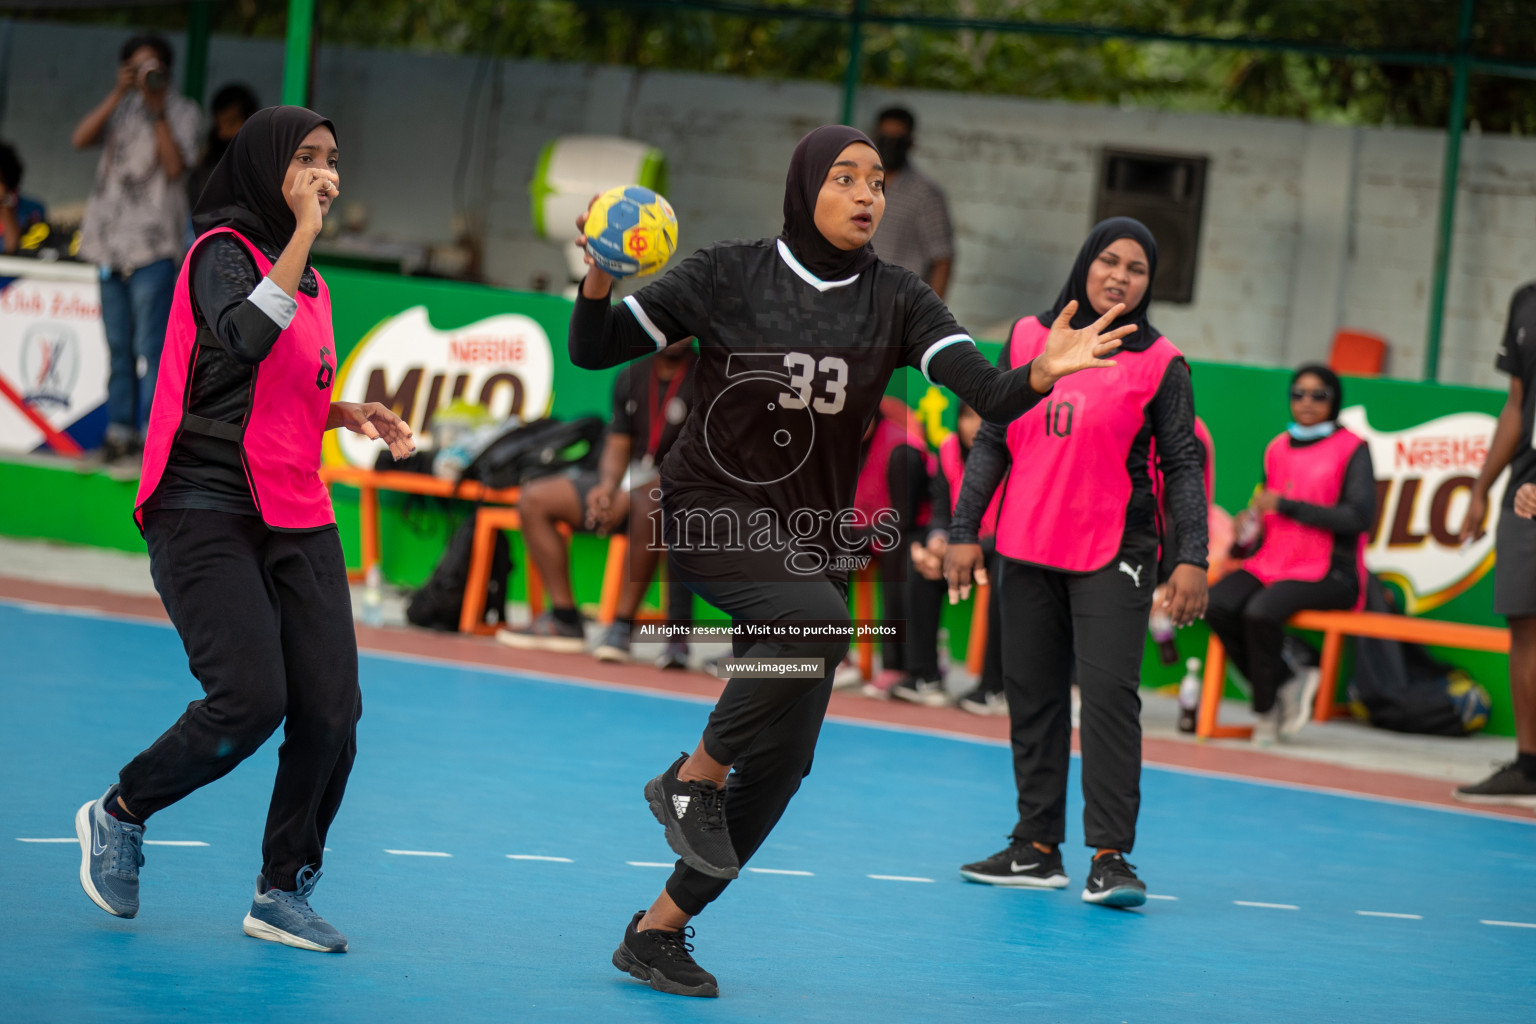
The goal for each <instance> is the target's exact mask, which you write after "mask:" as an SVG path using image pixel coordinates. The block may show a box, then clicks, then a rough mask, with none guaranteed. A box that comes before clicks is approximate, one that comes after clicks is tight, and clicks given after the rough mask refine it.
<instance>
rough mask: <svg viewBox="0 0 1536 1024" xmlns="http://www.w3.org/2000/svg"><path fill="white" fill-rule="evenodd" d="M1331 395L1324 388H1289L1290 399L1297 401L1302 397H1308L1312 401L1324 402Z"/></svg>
mask: <svg viewBox="0 0 1536 1024" xmlns="http://www.w3.org/2000/svg"><path fill="white" fill-rule="evenodd" d="M1332 397H1333V395H1332V393H1331V392H1329V391H1328V390H1327V389H1326V388H1311V389H1307V388H1291V401H1293V402H1299V401H1301V400H1302V399H1303V398H1310V399H1312V401H1314V402H1326V401H1328V400H1329V399H1330V398H1332Z"/></svg>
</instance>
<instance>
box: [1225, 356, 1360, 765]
mask: <svg viewBox="0 0 1536 1024" xmlns="http://www.w3.org/2000/svg"><path fill="white" fill-rule="evenodd" d="M1343 402H1344V392H1343V388H1342V386H1341V384H1340V382H1339V378H1338V376H1337V375H1336V374H1335V373H1334V372H1333V371H1332V370H1330V369H1328V367H1326V366H1320V365H1316V364H1308V365H1306V366H1303V367H1301V369H1299V370H1297V371H1296V374H1295V376H1293V377H1292V378H1291V420H1292V422H1291V425H1290V427H1288V428H1287V429H1286V430H1285V432H1284V433H1282V434H1281V435H1280V436H1279V437H1277V438H1275V439H1274V440H1273V441H1271V442H1270V443H1269V447H1268V448H1266V449H1265V450H1264V487H1263V489H1262V490H1261V491H1259V492H1258V493H1256V494H1255V495H1254V498H1253V501H1252V503H1251V504H1250V505H1249V507H1248V508H1247V509H1246V510H1245V511H1243V512H1241V513H1239V515H1238V524H1237V536H1238V542H1237V545H1236V546H1235V547H1234V550H1233V552H1232V553H1233V554H1234V555H1236V556H1238V557H1241V558H1245V559H1247V561H1245V562H1244V563H1243V567H1242V568H1241V569H1239V570H1237V571H1236V572H1234V573H1232V574H1231V575H1229V576H1227V577H1226V578H1224V579H1223V580H1222V581H1221V582H1220V583H1217V584H1216V586H1214V587H1213V588H1211V601H1210V606H1209V607H1208V608H1207V609H1206V613H1205V617H1206V621H1207V622H1209V623H1210V626H1211V629H1212V630H1213V631H1214V632H1215V633H1216V635H1217V637H1219V638H1220V639H1221V643H1222V646H1223V647H1225V648H1226V649H1227V653H1228V654H1229V655H1230V656H1231V658H1232V663H1233V664H1234V665H1236V666H1237V668H1238V670H1239V671H1240V672H1242V673H1243V675H1244V676H1246V677H1247V679H1248V682H1249V683H1251V684H1252V686H1253V712H1254V716H1255V720H1254V726H1253V742H1254V743H1256V744H1259V745H1261V746H1266V745H1269V744H1272V743H1274V741H1275V739H1276V737H1277V736H1282V737H1287V738H1288V737H1290V736H1293V735H1295V734H1296V733H1297V732H1298V731H1299V730H1300V729H1301V727H1302V726H1304V725H1305V724H1306V722H1307V719H1308V717H1309V715H1310V710H1311V707H1312V701H1313V699H1314V698H1315V697H1316V696H1317V686H1318V673H1317V670H1316V669H1313V668H1308V667H1304V666H1301V665H1295V664H1292V663H1291V662H1290V661H1289V660H1288V659H1287V657H1286V655H1285V652H1284V648H1283V643H1284V640H1285V623H1286V620H1288V619H1289V618H1290V617H1291V616H1292V615H1295V614H1296V613H1297V612H1299V611H1302V610H1303V609H1317V610H1326V609H1338V608H1359V607H1361V606H1362V604H1363V603H1364V600H1365V598H1364V595H1365V573H1366V569H1365V545H1366V541H1367V536H1366V534H1367V531H1369V530H1370V528H1371V523H1372V522H1373V521H1374V520H1375V517H1376V474H1375V470H1374V469H1373V468H1372V465H1371V447H1370V445H1368V444H1366V443H1365V441H1364V440H1362V439H1361V438H1360V437H1359V436H1358V435H1356V434H1352V433H1350V432H1349V431H1348V430H1346V429H1344V428H1343V427H1341V426H1339V424H1338V418H1339V409H1340V408H1341V407H1342V405H1343ZM1260 522H1262V530H1261V531H1260V532H1258V533H1257V535H1255V532H1254V526H1255V525H1257V524H1258V523H1260ZM1254 545H1257V548H1258V549H1257V551H1256V552H1255V551H1253V550H1252V548H1253V547H1254Z"/></svg>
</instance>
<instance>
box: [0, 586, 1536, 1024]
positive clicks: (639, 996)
mask: <svg viewBox="0 0 1536 1024" xmlns="http://www.w3.org/2000/svg"><path fill="white" fill-rule="evenodd" d="M231 628H238V627H234V626H232V627H231ZM0 646H3V650H4V652H5V653H4V655H3V659H0V701H3V707H4V709H5V713H4V715H3V716H0V758H3V760H0V766H3V767H0V779H3V783H4V784H3V785H0V822H3V832H0V877H3V879H4V885H3V889H0V893H3V897H0V913H3V921H4V928H3V931H0V980H3V982H4V1000H5V1004H6V1005H5V1008H4V1009H3V1010H0V1018H3V1019H4V1020H7V1021H16V1022H23V1021H26V1022H30V1021H102V1022H105V1021H112V1022H119V1021H128V1020H195V1021H255V1020H273V1021H283V1022H295V1024H297V1022H304V1021H329V1020H345V1021H369V1022H372V1021H380V1022H382V1021H410V1022H419V1021H480V1020H495V1021H556V1022H563V1021H573V1022H592V1021H730V1022H737V1021H823V1020H825V1021H880V1022H886V1021H969V1020H976V1021H983V1020H985V1021H991V1020H996V1021H1010V1022H1017V1021H1025V1022H1035V1021H1074V1022H1075V1021H1109V1022H1131V1024H1143V1022H1147V1024H1152V1022H1187V1021H1243V1022H1248V1021H1255V1022H1256V1021H1351V1022H1367V1021H1383V1022H1387V1021H1390V1022H1394V1024H1397V1022H1403V1021H1434V1022H1440V1021H1453V1020H1454V1021H1499V1022H1515V1021H1531V1020H1536V981H1533V975H1532V965H1533V964H1536V927H1532V925H1533V924H1536V829H1533V828H1532V827H1531V826H1529V825H1527V824H1525V823H1523V822H1521V821H1515V820H1494V819H1492V818H1486V817H1478V816H1474V815H1467V814H1457V813H1451V812H1445V811H1437V810H1432V809H1428V808H1419V807H1414V806H1403V805H1396V804H1389V803H1383V802H1377V801H1372V800H1367V799H1354V798H1349V797H1343V796H1336V795H1328V794H1323V793H1317V792H1308V791H1303V790H1297V789H1288V788H1280V787H1273V786H1266V785H1262V784H1256V783H1248V782H1242V781H1235V780H1232V779H1228V778H1214V777H1207V776H1200V775H1194V774H1188V773H1178V772H1171V771H1164V770H1157V769H1149V770H1148V771H1147V772H1146V775H1145V786H1144V788H1145V796H1144V803H1143V809H1142V817H1141V841H1140V845H1139V847H1138V849H1137V850H1136V852H1135V853H1134V855H1133V856H1132V858H1131V859H1132V860H1133V861H1134V862H1135V863H1136V864H1137V865H1138V866H1139V868H1140V870H1141V873H1142V875H1143V877H1145V878H1146V879H1147V880H1148V881H1149V884H1150V889H1151V891H1152V892H1153V893H1155V894H1158V895H1159V896H1162V897H1171V898H1163V899H1154V900H1152V901H1151V902H1149V903H1148V905H1147V906H1146V907H1145V908H1144V909H1143V910H1142V911H1139V912H1125V911H1113V910H1106V909H1103V908H1097V907H1090V906H1087V905H1085V904H1083V903H1082V902H1081V901H1080V900H1079V898H1078V893H1079V891H1080V889H1081V883H1082V880H1083V873H1084V870H1085V865H1086V861H1087V852H1086V851H1085V850H1082V849H1081V848H1079V847H1077V846H1076V843H1077V842H1078V841H1079V840H1080V837H1081V834H1080V832H1078V831H1077V829H1078V825H1077V823H1078V821H1080V813H1081V804H1080V802H1079V801H1078V799H1077V797H1076V795H1075V783H1074V798H1073V808H1072V815H1073V817H1072V822H1073V826H1072V828H1073V834H1072V835H1071V836H1070V837H1069V842H1070V844H1071V845H1070V847H1069V859H1068V861H1067V867H1068V871H1069V873H1070V874H1072V876H1073V884H1072V886H1071V887H1070V888H1068V889H1067V890H1065V891H1063V892H1045V893H1042V892H1029V891H1008V890H999V889H994V888H990V887H986V886H980V885H973V884H968V883H965V882H963V881H961V880H960V878H959V876H958V875H957V874H956V867H957V866H958V865H959V864H961V863H962V862H964V861H967V860H971V859H975V858H977V857H980V856H983V855H986V854H989V853H991V852H993V851H994V850H996V849H999V848H1001V846H1002V845H1004V840H1003V837H1004V833H1006V831H1007V830H1008V828H1009V827H1010V825H1011V810H1012V803H1013V794H1012V777H1011V774H1010V771H1009V760H1008V752H1007V750H1006V748H1004V747H1003V746H1000V745H996V744H989V743H980V742H972V741H967V740H963V739H958V738H949V737H946V736H940V735H931V734H920V733H914V732H909V731H908V732H904V731H898V730H894V729H886V728H877V727H871V726H862V725H851V724H843V723H837V722H833V723H829V724H828V725H827V727H826V729H825V731H824V732H823V734H822V744H821V748H820V753H819V754H818V757H817V763H816V768H815V771H814V772H813V774H812V775H811V777H810V778H809V779H808V780H807V783H806V785H805V788H804V789H803V790H802V792H801V794H800V796H799V798H798V799H797V800H796V802H795V803H794V804H793V805H792V806H791V807H790V809H789V812H788V813H787V814H786V816H785V818H784V820H783V821H782V822H781V824H780V826H779V828H778V830H777V832H776V833H775V834H774V835H773V836H772V837H771V839H770V840H769V843H768V845H767V846H766V847H765V848H764V849H763V850H762V851H761V852H760V853H759V854H758V856H757V858H756V859H755V860H754V862H753V864H752V865H751V866H752V868H753V869H754V870H753V871H750V872H747V873H746V874H745V875H744V876H743V878H742V879H741V880H740V881H739V882H737V883H736V884H735V885H733V886H732V888H731V890H730V891H729V892H728V893H727V894H726V896H725V897H724V898H723V899H722V900H721V901H720V902H719V903H717V904H716V905H715V906H714V907H712V908H711V909H710V910H709V912H707V913H706V914H704V915H703V916H702V917H700V918H699V919H698V921H697V925H698V929H699V936H698V939H697V955H698V957H699V959H700V962H701V963H702V964H703V965H704V966H705V967H707V968H709V969H710V970H712V971H713V972H714V973H715V974H716V975H717V976H718V977H719V978H720V984H721V991H722V997H721V998H720V999H718V1000H690V999H684V998H679V997H674V996H665V995H661V994H659V993H655V992H652V991H651V990H650V989H648V988H646V987H644V986H643V985H641V984H640V983H638V982H635V981H633V980H631V979H630V978H629V977H628V976H626V975H623V974H620V973H619V972H618V971H617V970H615V969H614V968H613V967H612V966H611V964H610V963H609V959H608V958H609V956H610V954H611V953H612V951H613V948H614V946H615V945H616V944H617V942H618V940H619V937H620V935H621V932H622V930H623V927H624V925H625V923H626V921H627V920H628V918H629V916H630V914H631V913H633V912H634V911H635V910H637V909H639V908H641V907H643V906H645V905H646V904H647V903H649V901H650V900H651V899H652V897H653V896H654V895H655V894H656V892H657V890H658V888H659V886H660V885H661V883H662V881H663V879H664V878H665V877H666V874H667V867H666V866H664V865H665V864H666V863H667V862H668V861H670V859H671V858H670V855H669V854H668V852H667V849H666V845H665V843H664V842H663V840H662V836H661V831H660V829H659V828H658V827H657V826H656V824H655V822H654V820H653V819H652V818H651V816H650V813H649V812H648V811H647V809H646V807H645V804H644V801H643V800H642V799H641V796H640V788H641V785H642V784H643V783H644V781H645V780H646V779H647V778H648V777H650V776H651V775H653V774H655V773H656V772H657V771H659V770H660V769H661V768H663V767H665V766H666V764H667V763H668V762H669V761H670V760H671V759H672V758H673V757H675V756H676V752H677V751H678V750H680V749H682V748H684V747H691V746H692V744H693V743H694V741H695V739H696V738H697V736H698V733H699V730H700V728H701V727H702V724H703V720H704V715H705V711H706V706H705V705H704V704H701V703H700V702H698V701H696V700H687V699H677V698H669V697H663V696H657V695H653V694H649V693H644V692H629V691H624V690H621V689H614V688H604V687H598V686H592V685H576V684H571V683H566V682H562V681H559V680H551V679H547V678H525V677H520V676H518V675H515V674H510V673H498V672H493V671H486V670H483V669H470V668H459V667H456V666H453V665H448V664H442V663H432V662H426V661H415V660H409V659H404V658H394V657H373V656H365V657H364V659H363V673H364V692H365V697H364V715H363V720H362V725H361V736H360V740H359V745H360V753H359V756H358V760H357V766H356V769H355V771H354V773H353V776H352V783H351V788H350V791H349V793H348V797H347V802H346V804H345V805H344V806H343V808H342V811H341V816H340V818H339V819H338V820H337V823H336V826H335V828H334V829H333V830H332V834H331V839H330V845H331V851H332V852H331V853H330V854H329V856H328V858H327V861H326V865H325V877H324V879H323V880H322V881H321V883H320V887H319V889H318V891H317V893H316V897H315V905H316V907H317V909H319V910H320V911H321V913H323V914H324V915H325V916H326V917H327V918H328V919H329V920H330V921H332V922H333V923H335V924H336V925H338V926H339V927H340V928H341V929H342V930H343V931H345V932H346V933H347V935H348V937H349V939H350V941H351V949H352V951H351V952H350V953H347V954H346V955H344V956H333V955H324V954H317V953H308V952H302V951H299V950H294V949H289V948H286V947H283V946H278V945H274V944H271V943H266V942H261V941H258V940H255V939H251V938H247V937H246V936H245V935H243V934H242V933H241V931H240V921H241V918H242V917H243V915H244V914H245V911H246V909H247V908H248V906H249V901H250V891H251V887H252V883H253V881H254V877H255V874H256V871H257V869H258V868H259V867H260V856H259V847H260V838H261V825H262V821H263V818H264V814H265V807H266V797H267V790H268V787H269V786H270V784H271V780H272V776H273V771H274V762H275V751H276V745H277V744H276V740H275V739H274V740H273V741H272V742H269V743H268V744H267V746H266V747H264V748H263V749H262V751H261V752H260V753H258V754H257V755H256V756H255V757H253V758H252V759H251V760H250V761H248V762H246V763H245V764H244V765H242V766H241V767H240V768H238V769H237V770H236V771H235V772H234V773H232V774H231V775H230V776H229V777H227V778H226V779H224V780H223V781H222V782H219V783H216V784H215V785H213V786H211V787H209V788H207V789H205V790H203V791H201V792H199V793H196V794H194V795H193V796H192V797H190V798H188V799H187V800H185V801H183V802H182V803H181V804H179V805H177V806H174V807H172V808H170V809H168V810H167V811H165V812H163V813H162V814H160V815H158V816H157V817H156V818H155V819H154V821H153V822H151V825H150V829H149V832H148V836H147V838H149V839H150V840H151V841H154V842H156V843H195V844H198V845H150V846H148V847H147V848H146V851H145V852H146V855H147V857H148V863H147V865H146V866H145V869H144V874H143V893H142V896H143V909H142V911H141V912H140V915H139V917H138V918H136V919H134V920H132V921H122V920H118V919H115V918H112V917H109V916H108V915H106V914H105V913H103V912H102V911H100V910H98V909H97V908H96V907H95V906H94V905H93V904H92V903H91V902H90V901H89V900H88V899H87V898H86V896H85V895H84V894H83V893H82V892H81V891H80V886H79V882H78V879H77V869H78V865H79V849H78V847H77V846H76V845H75V842H74V839H73V827H72V817H73V814H74V812H75V808H76V807H77V806H79V804H80V803H82V802H83V801H85V800H86V799H88V798H91V797H95V796H98V795H99V794H100V793H101V792H102V790H103V789H104V788H105V787H106V786H107V785H108V784H109V783H110V782H111V781H112V779H113V777H114V774H115V772H116V770H117V768H118V767H119V766H120V765H121V764H122V763H123V762H124V761H126V760H127V759H128V758H130V757H131V756H132V755H133V754H135V753H136V752H137V751H138V750H139V749H141V748H142V747H143V746H145V745H147V744H148V743H149V742H150V741H151V740H152V739H153V738H154V737H155V736H156V735H157V734H158V732H159V731H160V730H161V729H163V728H164V727H165V726H167V725H169V724H170V723H171V722H172V721H173V720H174V719H175V718H176V716H177V715H178V714H179V713H180V712H181V710H182V708H183V707H184V706H185V704H186V702H187V701H189V700H191V699H193V698H194V697H195V696H197V695H198V693H199V691H198V690H197V687H196V684H195V683H194V682H193V681H192V679H191V677H190V676H189V674H188V672H187V669H186V664H185V660H184V656H183V653H182V650H181V644H180V642H179V640H178V638H177V636H176V634H175V633H174V632H173V631H172V630H171V629H169V628H168V627H165V626H157V625H152V624H147V623H141V622H134V621H126V620H118V619H111V618H104V617H99V616H87V615H76V614H64V613H59V612H56V611H47V610H42V609H37V608H29V607H22V606H18V605H14V604H0ZM60 838H68V842H59V843H52V842H23V841H18V840H47V839H60ZM204 844H206V845H204ZM1488 922H1506V923H1504V924H1498V923H1488ZM1521 925H1523V926H1521Z"/></svg>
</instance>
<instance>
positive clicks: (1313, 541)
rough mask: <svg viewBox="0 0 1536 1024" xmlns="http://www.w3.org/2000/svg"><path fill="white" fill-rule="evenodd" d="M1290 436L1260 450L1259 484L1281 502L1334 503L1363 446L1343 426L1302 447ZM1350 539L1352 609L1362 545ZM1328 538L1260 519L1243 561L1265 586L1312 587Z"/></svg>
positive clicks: (1328, 558) (1271, 516)
mask: <svg viewBox="0 0 1536 1024" xmlns="http://www.w3.org/2000/svg"><path fill="white" fill-rule="evenodd" d="M1290 441H1291V435H1290V434H1281V435H1280V436H1279V437H1277V438H1275V439H1274V440H1273V441H1271V442H1269V447H1268V448H1266V449H1264V486H1265V487H1267V488H1269V489H1270V490H1272V491H1278V492H1279V493H1280V496H1281V497H1282V498H1290V499H1291V500H1292V501H1304V502H1306V503H1307V504H1309V505H1336V504H1338V501H1339V494H1340V492H1342V491H1343V489H1344V473H1345V470H1346V469H1348V468H1349V460H1350V458H1351V457H1353V456H1354V454H1355V450H1356V449H1357V448H1359V447H1360V446H1361V445H1362V444H1364V443H1365V442H1364V441H1363V440H1361V439H1360V436H1359V435H1358V434H1352V433H1350V432H1349V431H1348V430H1345V429H1344V428H1343V427H1340V428H1339V429H1338V430H1335V431H1334V432H1333V433H1332V434H1330V435H1329V436H1328V437H1326V438H1324V439H1323V440H1321V441H1319V442H1317V443H1316V444H1309V445H1307V446H1306V447H1304V448H1293V447H1292V446H1291V443H1290ZM1368 540H1369V538H1368V537H1367V536H1366V535H1365V534H1364V533H1362V534H1360V537H1359V539H1358V540H1357V541H1356V551H1355V572H1356V574H1357V578H1358V579H1359V581H1360V582H1361V584H1362V586H1361V588H1360V598H1359V601H1358V602H1357V603H1356V605H1355V608H1356V610H1359V609H1360V608H1362V607H1364V605H1365V587H1364V586H1363V584H1364V582H1365V546H1366V543H1367V541H1368ZM1333 542H1334V535H1333V534H1332V533H1330V532H1329V531H1327V530H1324V529H1322V528H1321V527H1317V526H1308V525H1306V524H1305V523H1298V522H1297V521H1296V520H1294V519H1292V518H1290V517H1289V516H1283V515H1281V514H1280V513H1278V512H1267V513H1265V515H1264V543H1263V544H1262V545H1260V547H1259V550H1258V552H1257V553H1255V554H1254V556H1253V557H1252V558H1250V559H1248V560H1247V561H1245V562H1244V563H1243V568H1244V569H1245V570H1247V571H1248V572H1250V573H1252V574H1253V575H1254V576H1255V577H1256V578H1257V579H1258V581H1259V582H1260V583H1262V584H1264V585H1265V586H1266V587H1267V586H1269V585H1270V584H1271V583H1274V582H1276V581H1277V580H1301V581H1303V582H1307V583H1315V582H1317V581H1318V580H1320V579H1322V578H1323V577H1324V576H1327V575H1328V569H1329V567H1330V566H1331V565H1332V563H1333Z"/></svg>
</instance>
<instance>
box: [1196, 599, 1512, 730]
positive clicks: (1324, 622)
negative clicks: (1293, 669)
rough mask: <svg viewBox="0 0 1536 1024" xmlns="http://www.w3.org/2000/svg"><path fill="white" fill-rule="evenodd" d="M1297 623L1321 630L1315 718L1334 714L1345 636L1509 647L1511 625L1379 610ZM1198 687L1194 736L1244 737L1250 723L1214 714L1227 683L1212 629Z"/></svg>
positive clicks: (1304, 615) (1306, 616)
mask: <svg viewBox="0 0 1536 1024" xmlns="http://www.w3.org/2000/svg"><path fill="white" fill-rule="evenodd" d="M1290 625H1292V626H1295V627H1296V628H1297V629H1310V630H1316V631H1318V632H1320V633H1322V634H1323V650H1322V662H1321V664H1320V665H1318V673H1319V675H1320V676H1321V679H1322V682H1321V684H1320V685H1319V686H1318V688H1317V700H1316V701H1315V702H1314V704H1313V706H1312V717H1313V719H1314V720H1315V721H1318V722H1326V721H1328V719H1329V718H1331V717H1333V714H1334V711H1335V706H1334V696H1335V694H1336V693H1337V692H1338V676H1339V661H1340V658H1341V656H1342V655H1343V652H1344V638H1345V637H1346V636H1359V637H1371V638H1373V639H1377V640H1401V641H1407V642H1410V643H1417V644H1427V645H1429V646H1431V647H1456V648H1460V649H1462V650H1467V651H1492V652H1494V653H1496V654H1507V653H1508V652H1509V630H1507V629H1501V628H1499V627H1497V626H1468V625H1466V624H1464V623H1460V622H1439V621H1436V620H1434V619H1419V618H1413V617H1411V616H1406V615H1386V614H1383V613H1381V612H1338V611H1336V612H1298V613H1297V614H1296V615H1295V617H1293V618H1292V619H1291V621H1290ZM1202 682H1203V685H1202V686H1201V690H1200V713H1199V716H1198V717H1197V718H1196V721H1195V736H1196V738H1197V739H1202V740H1207V739H1247V738H1248V737H1249V736H1251V735H1252V734H1253V729H1252V728H1251V727H1249V726H1246V725H1221V724H1219V723H1218V722H1217V717H1218V715H1219V713H1220V710H1221V696H1222V693H1223V691H1224V690H1225V689H1226V683H1227V652H1226V650H1225V649H1224V648H1223V647H1222V646H1221V641H1220V640H1218V639H1216V634H1215V633H1212V634H1211V642H1210V645H1209V646H1208V647H1207V648H1206V652H1205V677H1204V679H1203V681H1202Z"/></svg>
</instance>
